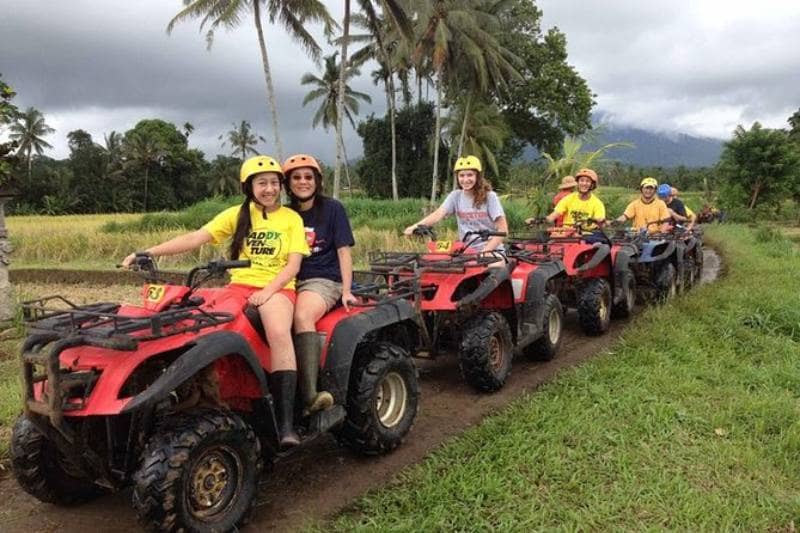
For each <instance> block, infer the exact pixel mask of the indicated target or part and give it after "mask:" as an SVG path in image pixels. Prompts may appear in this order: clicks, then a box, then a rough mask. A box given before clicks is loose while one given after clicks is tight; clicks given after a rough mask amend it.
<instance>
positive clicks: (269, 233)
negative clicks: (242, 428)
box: [122, 155, 309, 448]
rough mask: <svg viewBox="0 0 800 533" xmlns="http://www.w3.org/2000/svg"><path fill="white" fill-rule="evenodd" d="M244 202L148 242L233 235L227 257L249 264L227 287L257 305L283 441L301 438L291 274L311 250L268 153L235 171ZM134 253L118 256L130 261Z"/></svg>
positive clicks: (193, 241)
mask: <svg viewBox="0 0 800 533" xmlns="http://www.w3.org/2000/svg"><path fill="white" fill-rule="evenodd" d="M239 180H240V182H241V184H242V192H243V193H244V195H245V199H244V203H243V204H242V205H236V206H233V207H231V208H228V209H226V210H224V211H222V212H221V213H220V214H218V215H217V216H216V217H214V219H213V220H212V221H211V222H209V223H208V224H206V225H205V226H203V227H202V228H200V229H198V230H195V231H192V232H190V233H186V234H184V235H180V236H178V237H175V238H174V239H171V240H169V241H166V242H162V243H161V244H157V245H155V246H153V247H151V248H148V250H147V252H148V253H150V255H152V256H154V257H158V256H161V255H174V254H179V253H182V252H188V251H189V250H194V249H195V248H199V247H200V246H202V245H203V244H206V243H210V242H213V243H215V244H219V243H221V242H223V241H225V240H227V239H231V245H230V257H231V259H249V260H250V267H248V268H241V269H234V270H232V271H231V284H230V285H229V286H228V288H229V290H231V291H235V292H236V293H238V294H241V296H242V298H245V299H247V301H248V302H249V303H250V304H251V305H253V306H255V307H256V308H258V312H259V315H260V316H261V322H262V323H263V324H264V330H265V332H266V334H267V342H268V343H269V346H270V366H271V368H270V369H269V389H270V393H271V394H272V396H273V398H274V399H275V410H276V414H277V418H278V431H279V432H280V444H281V447H283V448H287V447H290V446H295V445H297V444H299V442H300V438H299V437H298V435H297V433H296V432H295V430H294V398H295V392H296V389H297V364H296V361H295V353H294V345H293V343H292V333H291V331H292V315H293V313H294V303H295V290H294V280H295V276H297V272H298V271H299V270H300V262H301V261H302V259H303V256H307V255H309V249H308V244H307V243H306V236H305V228H304V227H303V219H302V218H300V215H298V214H297V213H296V212H295V211H293V210H291V209H289V208H288V207H283V206H281V203H280V195H281V185H282V183H283V180H284V175H283V172H282V171H281V166H280V164H278V162H277V161H275V160H274V159H273V158H271V157H267V156H263V155H260V156H256V157H251V158H250V159H248V160H247V161H245V162H244V163H243V164H242V168H241V170H240V171H239ZM134 259H135V254H130V255H129V256H128V257H126V258H125V260H124V261H123V262H122V264H123V266H125V267H130V266H131V264H133V261H134Z"/></svg>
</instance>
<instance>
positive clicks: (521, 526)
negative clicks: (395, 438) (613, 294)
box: [312, 226, 800, 531]
mask: <svg viewBox="0 0 800 533" xmlns="http://www.w3.org/2000/svg"><path fill="white" fill-rule="evenodd" d="M708 238H709V240H710V241H712V242H713V243H714V244H715V246H717V247H719V249H721V251H722V252H723V254H724V257H725V261H726V269H727V274H726V276H725V277H724V278H723V279H722V280H720V281H719V282H717V283H715V284H713V285H709V286H705V287H702V288H699V289H696V290H695V291H693V292H692V293H690V294H688V295H686V296H684V297H681V298H679V299H677V300H675V301H674V302H673V303H671V304H669V305H667V306H665V307H663V308H652V309H648V310H647V311H645V312H644V313H642V314H641V315H640V316H639V317H638V318H637V319H636V320H635V322H634V323H633V324H632V325H631V326H630V328H629V329H628V330H627V331H626V332H625V334H624V337H623V339H622V340H621V341H620V342H618V343H617V344H616V345H615V346H614V347H613V349H612V350H611V351H610V352H609V353H607V354H605V355H604V356H602V357H599V358H596V359H594V360H592V361H591V362H589V363H587V364H585V365H583V366H581V367H579V368H575V369H571V370H568V371H566V372H565V373H564V374H562V375H561V376H560V377H559V378H558V379H557V380H556V381H554V382H552V383H550V384H549V385H546V386H545V387H543V388H542V389H541V390H540V391H539V392H537V393H536V394H531V395H528V396H525V397H523V398H521V399H519V400H518V401H516V402H514V403H513V404H512V406H510V407H509V408H508V409H506V410H504V411H502V412H501V413H499V414H497V415H495V416H492V417H490V418H488V419H486V420H484V422H483V423H482V424H480V425H479V426H477V427H474V428H472V429H470V430H469V431H467V432H466V433H465V434H463V435H462V436H461V437H459V438H457V439H455V440H453V441H452V442H450V443H449V444H448V445H446V446H445V447H444V448H442V449H440V450H439V451H437V452H435V453H434V454H432V455H431V456H430V457H429V458H427V459H426V460H425V461H424V462H423V463H421V464H420V465H418V466H415V467H412V468H409V469H407V470H405V471H403V472H402V473H400V474H399V475H398V476H397V477H396V478H395V479H394V480H393V481H392V482H391V484H390V485H389V486H388V487H386V488H384V489H381V490H376V491H373V492H370V493H368V494H367V495H366V496H365V497H363V498H361V499H360V500H358V501H357V502H356V503H355V504H353V505H352V506H351V507H350V508H349V509H348V511H347V512H346V513H343V514H342V515H340V516H339V517H337V518H336V519H335V520H333V521H331V522H329V523H324V524H323V523H317V524H313V525H312V528H314V529H318V530H325V531H330V530H333V531H353V530H357V531H376V530H378V531H383V530H392V531H432V530H435V531H451V530H469V531H475V530H493V529H496V530H503V531H506V530H508V531H532V530H543V529H558V530H567V531H572V530H617V529H622V530H637V531H638V530H642V529H673V530H731V529H736V530H746V531H751V530H758V531H765V530H794V525H795V524H794V520H796V519H797V517H798V509H800V478H798V476H797V468H798V460H799V458H800V422H798V420H799V418H798V414H800V401H798V398H799V397H800V291H798V290H797V285H796V284H797V279H798V275H800V257H798V252H797V251H796V249H794V248H793V246H792V245H791V244H790V243H789V242H788V241H787V240H785V239H783V238H781V237H780V234H778V233H777V232H773V231H769V230H751V229H747V228H745V227H743V226H727V227H724V226H720V227H714V228H711V229H709V231H708ZM423 408H424V403H423ZM413 437H414V436H413V433H412V435H410V437H409V438H413Z"/></svg>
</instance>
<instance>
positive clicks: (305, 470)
mask: <svg viewBox="0 0 800 533" xmlns="http://www.w3.org/2000/svg"><path fill="white" fill-rule="evenodd" d="M719 270H720V260H719V257H718V256H717V254H716V253H714V252H713V251H711V250H708V249H707V250H706V257H705V265H704V270H703V281H704V282H708V281H712V280H714V279H716V277H717V275H718V273H719ZM626 325H627V321H621V320H615V321H613V322H612V326H611V330H610V331H609V332H608V333H607V334H606V335H603V336H602V337H586V336H584V335H583V334H582V333H581V332H580V328H579V327H578V324H577V320H576V317H575V314H574V312H571V313H569V314H568V315H567V320H566V323H565V336H564V342H563V344H562V347H561V352H560V353H559V355H558V357H556V359H555V360H553V361H550V362H547V363H532V362H529V361H526V360H524V359H523V358H519V359H517V360H515V362H514V367H513V370H512V373H511V376H510V377H509V380H508V382H507V384H506V386H505V387H504V388H503V389H502V390H501V391H499V392H497V393H494V394H490V395H486V394H478V393H475V392H473V391H472V390H471V389H470V388H469V387H468V386H467V385H465V384H464V383H463V381H462V380H461V377H460V375H459V372H458V365H457V362H456V360H455V358H454V357H441V358H438V359H436V360H433V361H429V360H418V366H419V368H420V384H421V399H420V412H419V416H418V418H417V421H416V424H415V426H414V428H413V429H412V430H411V433H410V434H409V436H408V438H407V440H406V442H405V443H404V444H403V445H402V446H401V447H400V448H398V449H397V450H396V451H395V452H394V453H392V454H390V455H388V456H384V457H377V458H375V457H366V458H365V457H360V456H357V455H355V454H354V453H352V452H350V451H349V450H347V449H345V448H342V447H339V446H338V445H337V444H336V442H335V440H334V439H333V438H332V437H330V436H325V437H321V438H320V439H318V440H317V441H316V442H314V443H312V444H310V445H309V446H306V447H304V448H303V449H301V450H299V451H298V452H296V453H295V454H294V455H292V456H290V457H288V458H286V459H285V460H284V461H282V462H280V463H279V464H277V465H275V467H274V468H273V469H272V470H271V471H268V472H266V473H265V475H264V476H263V478H262V487H261V490H260V492H259V496H258V500H257V504H256V509H255V513H254V515H253V518H252V521H251V524H250V525H249V526H248V527H246V528H245V531H263V530H274V531H294V530H296V529H298V528H299V527H301V525H302V524H303V523H304V522H305V521H306V520H308V519H310V518H324V517H327V516H330V515H332V514H334V513H336V512H337V511H339V510H341V509H342V508H343V507H345V506H346V505H347V504H349V503H350V502H352V501H353V500H354V499H355V498H357V497H359V496H361V495H362V494H364V493H365V492H366V491H368V490H370V489H374V488H378V487H380V486H382V485H384V484H386V483H387V482H389V481H390V480H391V479H392V477H393V476H394V475H396V474H397V473H398V472H400V471H401V470H402V469H403V468H405V467H407V466H409V465H413V464H415V463H417V462H419V461H420V460H421V459H422V458H424V457H425V456H426V455H427V454H429V453H430V452H431V451H433V450H435V449H436V448H438V447H439V446H441V445H442V444H443V443H444V442H445V441H447V439H449V438H451V437H453V436H456V435H458V434H460V433H461V432H463V431H464V430H465V429H467V428H468V427H470V426H473V425H475V424H477V423H478V422H480V421H481V420H482V419H483V418H484V417H485V416H487V415H489V414H490V413H492V412H493V411H496V410H498V409H500V408H502V407H504V406H505V405H507V404H508V403H510V402H511V401H513V400H514V399H515V398H517V397H519V396H520V395H521V394H523V393H526V392H531V391H534V390H535V389H536V388H537V387H539V386H540V385H542V384H543V383H546V382H548V381H550V380H552V379H553V378H554V377H555V376H556V375H557V374H558V373H559V372H560V371H561V370H562V369H565V368H569V367H572V366H574V365H577V364H579V363H581V362H583V361H585V360H587V359H589V358H591V357H592V356H595V355H597V354H599V353H602V352H603V351H605V350H606V349H607V348H608V347H609V346H610V345H611V344H613V343H614V342H615V341H616V340H618V339H619V338H620V337H621V336H622V335H623V333H624V331H625V327H626ZM0 476H2V477H0V502H1V503H0V524H2V526H0V529H2V530H3V531H9V532H31V531H48V532H49V531H59V532H80V533H84V532H86V531H138V527H137V524H136V520H135V517H134V513H133V511H132V510H131V508H130V490H127V491H124V492H121V493H119V494H114V495H109V496H105V497H103V498H101V499H99V500H96V501H94V502H91V503H89V504H87V505H83V506H80V507H73V508H60V507H56V506H53V505H48V504H43V503H40V502H39V501H38V500H35V499H34V498H32V497H30V496H28V495H27V494H26V493H24V492H23V491H22V490H21V489H20V488H19V487H18V486H17V484H16V482H15V481H14V480H13V479H12V478H11V477H10V476H9V475H7V473H6V474H5V475H4V474H2V473H0Z"/></svg>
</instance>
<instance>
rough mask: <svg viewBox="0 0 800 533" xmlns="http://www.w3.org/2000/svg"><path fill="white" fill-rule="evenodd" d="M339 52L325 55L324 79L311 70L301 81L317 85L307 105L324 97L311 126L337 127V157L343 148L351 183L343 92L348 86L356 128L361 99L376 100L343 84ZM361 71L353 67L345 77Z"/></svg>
mask: <svg viewBox="0 0 800 533" xmlns="http://www.w3.org/2000/svg"><path fill="white" fill-rule="evenodd" d="M337 55H338V52H334V53H333V54H331V55H329V56H325V62H324V67H323V68H324V72H323V74H322V78H320V77H319V76H316V75H314V74H312V73H310V72H306V73H305V74H303V77H302V78H301V79H300V84H301V85H310V86H312V87H313V88H312V89H311V91H309V92H308V94H306V97H305V98H304V99H303V106H306V105H307V104H309V103H311V102H313V101H315V100H319V99H322V102H321V103H320V105H319V107H318V108H317V112H316V113H314V118H313V119H312V122H311V125H312V126H313V127H315V128H316V127H317V126H318V125H319V124H322V127H323V128H324V129H325V131H327V130H328V128H329V127H330V126H334V128H336V129H335V135H336V147H337V157H339V150H341V156H343V159H344V163H345V171H346V173H347V176H348V178H347V179H348V183H349V181H350V177H349V176H350V171H349V168H348V166H347V153H346V152H345V148H344V139H343V138H342V137H341V128H339V120H338V118H339V91H340V90H341V88H342V85H344V102H345V105H344V108H343V109H344V114H345V116H346V117H347V120H349V121H350V125H351V126H352V127H353V128H355V127H356V125H355V121H354V120H353V115H357V114H358V101H359V100H361V101H363V102H367V103H370V102H372V99H371V98H370V96H369V95H368V94H365V93H362V92H358V91H354V90H352V89H351V88H350V86H349V85H347V83H346V82H345V83H344V84H341V83H339V76H340V75H341V72H342V71H341V69H340V68H339V64H337V62H336V56H337ZM359 74H360V72H359V70H358V69H357V68H355V67H353V66H350V67H348V69H347V71H346V72H345V78H346V80H347V79H350V78H353V77H354V76H358V75H359ZM335 183H336V182H335V180H334V193H333V194H334V196H335V197H337V196H338V195H339V191H338V188H337V187H336V186H335Z"/></svg>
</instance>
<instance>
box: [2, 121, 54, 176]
mask: <svg viewBox="0 0 800 533" xmlns="http://www.w3.org/2000/svg"><path fill="white" fill-rule="evenodd" d="M8 130H9V134H8V137H9V138H10V139H11V140H12V141H13V142H16V143H17V146H18V147H19V148H18V149H17V154H25V159H26V160H27V162H28V181H30V179H31V167H32V161H33V152H36V154H37V155H42V153H44V149H45V148H52V147H53V146H52V145H51V144H50V143H48V142H47V141H45V140H44V139H43V137H44V136H45V135H50V134H51V133H55V131H56V130H54V129H53V128H51V127H50V126H48V125H47V123H46V122H45V121H44V115H42V113H41V112H40V111H39V110H38V109H34V108H32V107H29V108H28V109H26V110H25V111H24V112H22V113H20V114H19V116H18V117H17V120H16V122H14V123H13V124H11V126H10V127H9V128H8Z"/></svg>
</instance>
